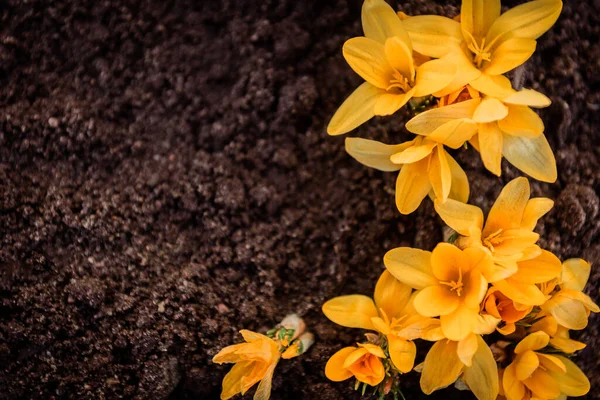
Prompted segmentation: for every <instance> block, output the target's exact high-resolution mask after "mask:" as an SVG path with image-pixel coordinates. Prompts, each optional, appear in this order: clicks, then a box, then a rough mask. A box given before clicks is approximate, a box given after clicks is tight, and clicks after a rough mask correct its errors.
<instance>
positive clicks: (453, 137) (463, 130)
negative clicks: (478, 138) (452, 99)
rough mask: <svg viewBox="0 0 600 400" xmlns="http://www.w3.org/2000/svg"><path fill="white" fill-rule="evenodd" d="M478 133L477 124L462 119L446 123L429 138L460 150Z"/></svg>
mask: <svg viewBox="0 0 600 400" xmlns="http://www.w3.org/2000/svg"><path fill="white" fill-rule="evenodd" d="M459 104H460V103H459ZM450 107H451V106H450ZM442 108H444V107H442ZM476 133H477V124H476V123H475V122H473V121H472V120H470V119H468V118H462V119H454V120H451V121H449V122H446V123H445V124H443V125H441V126H440V127H438V128H437V129H436V130H434V131H433V132H432V133H431V134H430V135H428V136H427V138H428V139H430V140H434V141H436V142H438V143H442V144H444V145H446V146H448V147H451V148H453V149H458V148H459V147H461V146H462V145H464V144H465V142H466V141H467V140H469V139H471V138H472V137H473V135H475V134H476Z"/></svg>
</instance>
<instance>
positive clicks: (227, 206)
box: [0, 0, 600, 400]
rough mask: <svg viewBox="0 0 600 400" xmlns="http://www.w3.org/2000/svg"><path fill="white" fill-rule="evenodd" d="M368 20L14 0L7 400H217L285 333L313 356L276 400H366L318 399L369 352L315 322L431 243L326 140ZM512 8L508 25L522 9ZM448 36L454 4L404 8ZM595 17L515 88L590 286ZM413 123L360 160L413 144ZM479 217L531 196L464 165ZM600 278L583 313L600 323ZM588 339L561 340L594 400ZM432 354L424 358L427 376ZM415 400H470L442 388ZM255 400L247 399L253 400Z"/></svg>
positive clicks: (377, 128) (9, 38)
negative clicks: (288, 321)
mask: <svg viewBox="0 0 600 400" xmlns="http://www.w3.org/2000/svg"><path fill="white" fill-rule="evenodd" d="M361 3H362V2H361V1H360V0H338V1H329V0H328V1H324V0H307V1H296V0H264V1H255V0H215V1H208V0H198V1H193V0H188V1H172V0H165V1H139V0H130V1H119V0H57V1H51V2H49V1H42V0H29V1H17V0H7V1H4V2H2V4H1V5H0V19H1V25H0V263H1V265H0V274H1V279H0V393H1V395H0V397H2V398H3V399H9V400H16V399H78V400H84V399H153V400H160V399H217V398H218V396H219V393H220V387H221V380H222V378H223V376H224V375H225V373H226V372H227V371H228V369H229V368H230V366H228V365H223V366H218V365H214V364H212V363H211V361H210V360H211V358H212V357H213V356H214V355H215V354H216V353H217V351H218V350H219V349H221V348H222V347H224V346H226V345H230V344H233V343H237V342H239V341H240V340H241V337H240V335H239V334H238V333H237V332H238V331H239V330H240V329H243V328H245V329H251V330H255V331H259V332H265V331H266V330H267V329H269V328H271V327H272V326H273V325H274V324H276V323H277V322H278V321H280V320H281V318H282V317H283V316H285V315H286V314H288V313H291V312H296V313H299V314H300V315H302V316H303V317H304V318H305V320H306V321H307V323H308V325H309V328H310V330H311V331H313V332H314V333H315V335H316V343H315V345H314V346H313V347H312V348H311V349H310V351H309V352H308V353H307V354H305V355H303V356H302V357H298V358H296V359H293V360H289V361H285V362H281V363H280V365H279V366H278V367H277V370H276V373H275V378H274V381H273V392H272V397H271V398H272V399H323V400H333V399H358V398H359V395H358V394H357V393H356V392H354V390H353V388H352V382H351V381H347V382H342V383H332V382H329V381H328V380H327V379H326V378H325V375H324V372H323V371H324V366H325V363H326V361H327V359H328V357H329V356H331V355H332V354H333V353H334V352H335V351H337V350H338V349H340V348H341V347H343V346H347V345H352V344H353V343H355V342H356V341H358V340H362V338H363V336H362V334H363V333H364V332H362V331H360V330H353V329H346V328H341V327H338V326H336V325H335V324H333V323H332V322H330V321H329V320H327V319H326V318H325V317H324V316H323V314H322V313H321V305H322V304H323V302H324V301H325V300H327V299H330V298H332V297H334V296H338V295H342V294H352V293H360V294H366V295H371V294H372V291H373V289H374V286H375V282H376V279H377V277H378V276H379V274H380V273H381V272H382V270H383V265H382V256H383V255H384V254H385V252H386V251H387V250H389V249H391V248H394V247H398V246H414V247H418V248H422V249H426V250H432V249H433V247H434V246H435V245H436V244H437V243H438V242H439V241H441V240H442V235H443V233H442V232H443V223H442V221H441V220H440V219H439V218H438V217H437V216H436V214H435V212H434V209H433V206H432V204H431V201H430V200H428V199H427V200H425V201H424V202H423V204H422V206H421V207H420V208H419V209H418V210H417V211H416V212H415V213H413V214H412V215H409V216H402V215H400V214H399V213H398V211H397V210H396V208H395V205H394V198H393V191H394V183H395V178H396V174H394V173H382V172H378V171H374V170H371V169H368V168H366V167H364V166H362V165H360V164H358V163H357V162H356V161H354V160H353V159H352V158H351V157H350V156H348V155H347V154H346V153H345V151H344V138H343V137H328V136H327V134H326V132H325V127H326V125H327V123H328V122H329V119H330V118H331V116H332V115H333V113H334V111H335V110H336V109H337V107H338V106H339V105H340V104H341V102H342V101H343V100H344V98H345V97H346V96H347V95H349V94H350V93H351V91H352V90H353V89H354V88H355V87H356V86H357V85H358V84H359V83H361V79H360V78H359V77H358V76H357V75H356V74H354V72H352V70H351V69H350V68H349V67H348V65H347V64H346V62H345V61H344V59H343V57H342V53H341V46H342V44H343V43H344V41H345V40H346V39H348V38H350V37H352V36H357V35H360V34H362V30H361V26H360V7H361ZM518 3H520V1H504V2H503V6H505V7H512V6H514V5H516V4H518ZM393 6H394V7H395V8H397V9H399V10H402V11H404V12H406V13H407V14H410V15H414V14H424V13H437V14H441V15H446V16H450V17H453V16H455V15H456V14H458V12H459V8H460V4H459V1H458V0H452V1H441V0H440V1H437V2H436V1H432V0H407V1H403V2H397V1H395V2H393ZM599 35H600V1H598V0H589V1H575V0H566V1H565V5H564V11H563V13H562V15H561V17H560V19H559V21H558V22H557V24H556V25H555V26H554V27H553V28H552V30H551V31H549V32H548V33H546V34H545V35H544V36H543V37H542V38H541V39H540V40H539V41H538V48H537V51H536V53H535V55H534V56H533V57H532V58H531V59H530V61H528V62H527V64H526V66H525V68H524V69H522V70H520V72H519V73H518V74H517V76H513V77H512V78H513V79H514V81H515V82H516V84H517V85H519V86H520V85H522V86H524V87H529V88H533V89H536V90H540V91H542V92H543V93H545V94H546V95H548V96H549V97H550V98H551V99H552V101H553V104H552V105H551V106H550V107H549V108H547V109H543V110H540V111H539V113H540V115H541V116H542V118H543V119H544V122H545V124H546V136H547V137H548V140H549V142H550V144H551V146H552V148H553V149H554V152H555V155H556V159H557V163H558V171H559V178H558V181H557V182H556V183H555V184H542V183H538V182H536V181H533V180H532V181H531V185H532V191H533V194H534V195H535V196H541V195H545V196H548V197H550V198H552V199H554V200H555V202H556V203H555V208H554V209H553V211H552V212H550V213H549V214H548V215H547V216H546V217H544V218H543V219H542V220H541V221H540V223H539V224H538V227H537V232H538V233H540V235H541V239H540V244H541V245H542V247H545V248H547V249H549V250H551V251H553V252H555V254H556V255H558V256H559V257H561V258H562V259H566V258H570V257H583V258H586V259H587V260H589V261H591V262H593V263H594V264H595V265H596V266H600V241H599V238H600V217H599V208H600V201H599V197H598V194H599V191H600V161H599V153H600V147H599V146H600V130H599V129H598V127H599V126H600V125H599V122H600V121H599V118H600V117H599V113H598V110H599V108H600V92H599V90H598V89H599V87H600V78H599V77H600V74H599V73H598V72H599V70H600V44H599V43H598V36H599ZM408 118H410V115H409V113H408V111H402V112H399V113H397V114H396V115H394V116H393V117H386V118H375V119H373V120H371V121H370V122H368V123H366V124H364V125H363V126H362V127H360V128H359V129H357V130H356V131H354V132H352V133H351V134H350V135H349V136H360V137H366V138H375V139H378V140H382V141H385V142H388V143H398V142H400V141H404V140H407V139H408V138H410V136H409V135H408V133H407V131H406V130H405V129H404V123H405V122H406V121H407V120H408ZM453 154H454V155H455V156H456V157H457V160H458V161H459V162H460V163H461V164H462V165H463V166H464V168H465V170H466V172H467V174H468V176H469V181H470V184H471V202H472V203H473V204H476V205H478V206H481V207H483V208H484V210H487V209H489V207H490V206H491V204H492V202H493V200H494V199H495V197H496V196H497V195H498V193H499V192H500V190H501V188H502V186H503V185H504V184H505V183H506V182H508V181H509V180H510V179H512V178H514V177H516V176H519V175H520V173H519V171H517V170H516V169H515V168H513V167H512V166H510V165H509V164H508V163H506V161H504V162H503V168H502V169H503V171H502V177H501V178H497V177H495V176H493V175H492V174H490V173H488V172H486V171H485V169H484V168H483V165H482V163H481V161H480V158H479V155H478V154H477V153H476V152H475V150H473V149H472V148H469V149H460V150H458V151H455V152H453ZM599 285H600V268H593V272H592V276H591V278H590V282H589V284H588V287H587V293H588V294H590V295H591V296H592V297H593V298H594V299H595V300H596V301H598V300H599V299H598V288H599ZM598 323H599V317H598V315H592V316H591V317H590V324H589V326H588V327H587V329H586V330H584V331H581V332H574V334H573V337H574V338H576V339H578V340H581V341H584V342H586V343H587V344H588V347H587V348H586V349H585V350H583V351H582V352H581V353H580V355H579V356H578V357H577V363H578V364H579V365H580V366H581V368H582V369H583V370H584V372H586V373H587V375H588V376H589V378H590V381H591V382H592V390H591V392H590V394H589V395H588V398H590V399H591V398H598V394H597V393H598V391H599V390H600V373H599V370H600V369H599V368H598V367H599V365H600V361H599V358H598V352H600V331H599V324H598ZM426 348H427V344H426V343H425V344H423V345H420V351H419V354H418V357H417V362H420V361H422V360H423V358H424V356H425V352H426ZM418 379H419V376H418V374H417V373H414V372H413V373H410V374H407V375H405V376H404V377H403V379H402V383H401V386H402V388H403V391H404V395H405V396H406V398H407V399H472V398H473V397H472V395H471V394H469V393H468V392H460V391H458V390H456V389H454V388H449V389H446V390H442V391H439V392H436V393H435V394H434V395H432V396H425V395H423V394H422V393H421V392H420V389H419V386H418ZM252 393H253V390H252V391H250V393H249V394H247V395H246V396H245V397H244V398H246V399H251V398H252Z"/></svg>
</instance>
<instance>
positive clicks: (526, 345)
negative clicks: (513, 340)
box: [515, 331, 550, 354]
mask: <svg viewBox="0 0 600 400" xmlns="http://www.w3.org/2000/svg"><path fill="white" fill-rule="evenodd" d="M549 341H550V336H548V334H547V333H546V332H543V331H539V332H534V333H530V334H529V335H527V336H525V338H523V340H521V341H520V342H519V344H517V347H515V353H516V354H521V353H525V352H526V351H528V350H533V351H535V350H540V349H543V348H544V347H546V346H548V343H549Z"/></svg>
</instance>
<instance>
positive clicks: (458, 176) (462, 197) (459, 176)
mask: <svg viewBox="0 0 600 400" xmlns="http://www.w3.org/2000/svg"><path fill="white" fill-rule="evenodd" d="M446 157H447V158H448V165H449V166H450V174H451V176H452V183H451V185H450V194H449V195H448V197H449V198H451V199H453V200H456V201H460V202H462V203H466V202H467V201H469V179H468V178H467V174H466V173H465V171H464V170H463V169H462V168H461V166H460V165H459V164H458V163H457V162H456V160H455V159H454V158H452V156H451V155H450V154H448V153H446Z"/></svg>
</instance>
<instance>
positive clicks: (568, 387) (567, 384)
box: [551, 356, 590, 397]
mask: <svg viewBox="0 0 600 400" xmlns="http://www.w3.org/2000/svg"><path fill="white" fill-rule="evenodd" d="M556 358H558V359H559V360H560V361H562V363H563V364H564V365H565V367H566V369H567V373H566V374H558V373H552V372H551V375H552V377H553V378H554V379H555V380H556V382H558V386H559V388H560V391H561V393H563V394H565V395H567V396H569V397H571V396H572V397H579V396H584V395H586V394H587V393H588V392H589V391H590V381H589V380H588V378H587V377H586V376H585V374H584V373H583V372H582V371H581V370H580V369H579V367H578V366H577V365H575V363H574V362H573V361H571V360H569V359H568V358H566V357H562V356H557V357H556Z"/></svg>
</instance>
